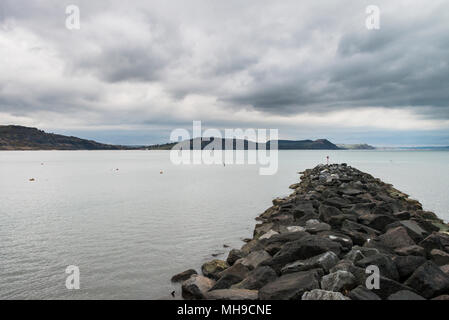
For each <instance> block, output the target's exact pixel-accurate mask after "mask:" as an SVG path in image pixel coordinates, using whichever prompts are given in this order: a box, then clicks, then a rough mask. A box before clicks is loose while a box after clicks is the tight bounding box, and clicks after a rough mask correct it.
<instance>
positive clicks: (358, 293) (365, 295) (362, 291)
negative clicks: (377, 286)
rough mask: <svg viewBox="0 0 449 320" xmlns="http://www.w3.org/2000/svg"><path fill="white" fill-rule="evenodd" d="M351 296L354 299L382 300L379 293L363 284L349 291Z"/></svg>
mask: <svg viewBox="0 0 449 320" xmlns="http://www.w3.org/2000/svg"><path fill="white" fill-rule="evenodd" d="M349 298H351V299H352V300H380V298H379V296H378V295H377V294H375V293H374V292H372V291H371V290H369V289H367V288H366V286H362V285H360V286H358V287H357V288H355V289H353V290H351V292H349Z"/></svg>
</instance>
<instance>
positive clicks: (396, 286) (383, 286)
mask: <svg viewBox="0 0 449 320" xmlns="http://www.w3.org/2000/svg"><path fill="white" fill-rule="evenodd" d="M350 272H351V273H352V274H353V275H354V276H355V277H356V280H357V285H361V286H364V287H366V286H367V278H368V276H371V275H372V274H371V273H367V272H366V270H365V269H363V268H360V267H356V266H353V267H350ZM370 279H372V278H370ZM370 279H368V282H369V283H368V284H369V285H371V284H373V282H372V281H369V280H370ZM370 290H371V291H372V292H373V293H374V294H376V295H377V296H379V297H380V298H381V299H387V298H388V297H389V296H390V295H391V294H393V293H395V292H398V291H400V290H413V289H411V288H410V287H408V286H405V285H403V284H401V283H399V282H397V281H394V280H392V279H388V278H386V277H383V276H382V275H380V277H379V288H373V289H370Z"/></svg>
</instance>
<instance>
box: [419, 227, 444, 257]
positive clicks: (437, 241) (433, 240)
mask: <svg viewBox="0 0 449 320" xmlns="http://www.w3.org/2000/svg"><path fill="white" fill-rule="evenodd" d="M447 237H448V236H446V235H444V234H442V233H440V232H434V233H432V234H431V235H429V236H428V237H426V238H425V239H424V240H423V241H421V242H420V243H419V245H420V246H421V247H423V248H424V249H425V250H426V252H428V253H430V251H432V250H433V249H438V250H443V251H445V250H446V249H445V247H446V246H449V242H448V239H447Z"/></svg>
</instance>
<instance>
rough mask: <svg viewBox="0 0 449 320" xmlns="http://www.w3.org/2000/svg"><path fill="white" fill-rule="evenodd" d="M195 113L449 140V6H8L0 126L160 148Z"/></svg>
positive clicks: (225, 122)
mask: <svg viewBox="0 0 449 320" xmlns="http://www.w3.org/2000/svg"><path fill="white" fill-rule="evenodd" d="M69 4H75V5H78V6H79V8H80V19H81V29H80V30H69V29H67V28H66V26H65V20H66V18H67V15H66V13H65V10H66V6H67V5H69ZM368 5H377V6H378V7H379V8H380V29H379V30H368V29H367V28H366V26H365V20H366V18H367V14H366V12H365V9H366V7H367V6H368ZM192 120H201V121H202V122H203V127H213V128H218V129H221V128H239V127H240V128H277V129H279V134H280V137H281V138H288V139H306V138H328V139H330V140H331V141H333V142H335V143H358V142H365V143H370V144H374V145H378V146H389V145H449V2H448V1H438V0H432V1H424V0H419V1H413V0H406V1H401V0H395V1H391V0H389V1H378V0H370V1H358V0H357V1H356V0H352V1H346V0H339V1H333V0H327V1H320V0H313V1H312V0H311V1H304V0H302V1H299V0H296V1H286V0H273V1H262V0H257V1H249V0H245V1H229V0H227V1H223V0H204V1H196V0H189V1H185V0H183V1H181V0H179V1H173V0H164V1H162V0H161V1H103V0H95V1H92V0H88V1H76V0H73V1H67V2H66V1H61V0H1V1H0V124H21V125H26V126H34V127H39V128H42V129H45V130H47V131H50V132H58V133H63V134H72V135H78V136H81V137H84V138H93V139H96V140H100V141H102V142H108V143H123V144H151V143H158V142H167V141H168V140H169V134H170V131H171V130H172V129H175V128H186V129H191V126H192Z"/></svg>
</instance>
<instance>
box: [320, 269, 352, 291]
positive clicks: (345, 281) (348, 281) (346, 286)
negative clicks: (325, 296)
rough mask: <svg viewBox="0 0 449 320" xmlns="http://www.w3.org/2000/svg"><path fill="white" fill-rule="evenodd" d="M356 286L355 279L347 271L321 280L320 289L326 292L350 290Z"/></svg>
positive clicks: (335, 273)
mask: <svg viewBox="0 0 449 320" xmlns="http://www.w3.org/2000/svg"><path fill="white" fill-rule="evenodd" d="M356 285H357V282H356V278H355V277H354V275H353V274H352V273H350V272H348V271H342V270H338V271H336V272H334V273H330V274H328V275H327V276H324V277H323V278H322V279H321V288H322V289H323V290H328V291H336V292H339V291H343V290H351V289H352V288H354V287H355V286H356Z"/></svg>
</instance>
